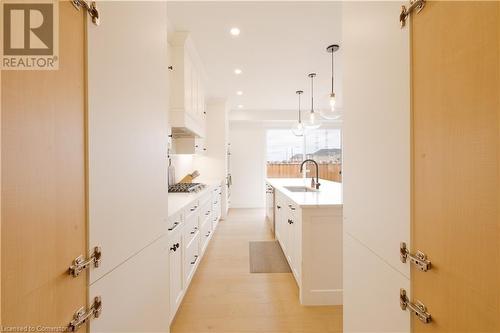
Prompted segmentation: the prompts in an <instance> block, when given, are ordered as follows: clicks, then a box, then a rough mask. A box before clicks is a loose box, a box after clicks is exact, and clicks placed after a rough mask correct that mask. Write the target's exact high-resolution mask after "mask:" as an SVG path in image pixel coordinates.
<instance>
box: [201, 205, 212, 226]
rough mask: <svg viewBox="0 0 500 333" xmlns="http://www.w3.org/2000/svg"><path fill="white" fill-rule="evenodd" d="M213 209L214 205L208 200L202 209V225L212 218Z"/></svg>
mask: <svg viewBox="0 0 500 333" xmlns="http://www.w3.org/2000/svg"><path fill="white" fill-rule="evenodd" d="M212 211H213V209H212V205H211V204H210V202H207V203H206V204H205V206H203V208H202V209H201V211H200V225H203V224H204V223H205V222H206V221H208V220H209V219H210V216H211V215H212Z"/></svg>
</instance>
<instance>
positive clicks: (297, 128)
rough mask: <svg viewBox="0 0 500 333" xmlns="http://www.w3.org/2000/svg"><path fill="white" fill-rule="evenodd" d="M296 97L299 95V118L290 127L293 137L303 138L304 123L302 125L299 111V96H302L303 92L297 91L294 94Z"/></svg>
mask: <svg viewBox="0 0 500 333" xmlns="http://www.w3.org/2000/svg"><path fill="white" fill-rule="evenodd" d="M295 93H296V94H297V95H299V118H298V121H297V123H296V124H294V125H293V126H292V133H293V134H294V135H295V136H304V130H305V128H304V123H302V115H301V111H300V95H302V94H303V93H304V92H303V91H302V90H297V91H296V92H295Z"/></svg>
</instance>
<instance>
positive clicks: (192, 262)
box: [191, 255, 198, 265]
mask: <svg viewBox="0 0 500 333" xmlns="http://www.w3.org/2000/svg"><path fill="white" fill-rule="evenodd" d="M197 260H198V255H195V256H194V260H193V261H191V265H194V264H196V261H197Z"/></svg>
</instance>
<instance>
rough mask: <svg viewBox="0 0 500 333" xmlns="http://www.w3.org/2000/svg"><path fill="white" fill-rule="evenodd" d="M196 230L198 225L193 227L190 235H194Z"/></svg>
mask: <svg viewBox="0 0 500 333" xmlns="http://www.w3.org/2000/svg"><path fill="white" fill-rule="evenodd" d="M196 230H198V227H194V229H193V231H191V235H194V234H195V233H196Z"/></svg>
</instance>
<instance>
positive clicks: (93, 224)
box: [61, 1, 169, 332]
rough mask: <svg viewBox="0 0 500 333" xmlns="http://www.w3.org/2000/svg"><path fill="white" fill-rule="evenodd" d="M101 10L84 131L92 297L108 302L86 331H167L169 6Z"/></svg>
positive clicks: (91, 37) (90, 31) (92, 29)
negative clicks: (96, 251) (98, 258)
mask: <svg viewBox="0 0 500 333" xmlns="http://www.w3.org/2000/svg"><path fill="white" fill-rule="evenodd" d="M99 11H100V13H101V14H102V15H103V17H106V19H105V20H102V21H101V24H100V25H99V26H95V25H94V24H92V23H91V22H90V21H89V22H88V24H87V25H86V35H87V48H88V52H87V77H88V79H87V85H86V87H87V88H88V90H87V96H88V100H87V103H88V113H87V132H88V133H87V137H86V140H87V145H88V159H87V167H88V220H89V222H88V224H89V225H88V241H89V243H88V246H89V248H93V247H94V246H97V245H99V246H101V248H102V258H103V259H102V262H101V264H100V265H99V267H92V268H91V271H90V277H89V280H88V284H89V295H88V296H89V301H90V300H92V299H93V297H95V296H101V297H102V303H103V311H102V315H101V316H100V317H99V318H97V319H95V320H92V321H91V322H90V330H89V331H90V332H124V331H128V332H134V331H135V332H166V331H168V316H166V313H168V311H169V295H168V292H169V282H168V280H169V272H168V269H169V251H168V243H169V242H168V239H167V235H166V230H167V228H168V227H167V218H168V207H167V205H166V202H167V200H168V188H167V185H166V184H167V172H166V170H167V167H168V165H167V159H166V156H167V149H166V148H167V142H168V126H169V124H168V114H167V111H166V110H168V107H169V101H168V95H167V94H166V93H165V92H167V91H168V81H167V80H168V68H167V67H168V63H167V30H168V22H167V5H166V3H165V2H147V3H146V2H141V3H139V2H116V1H103V2H102V3H100V4H99ZM138 12H140V13H141V15H137V13H138ZM89 20H90V19H89ZM126 22H134V26H133V27H131V26H128V27H125V25H126V24H127V23H126ZM145 36H150V37H151V36H154V37H151V38H145ZM103 45H105V46H106V47H103ZM132 46H133V47H132ZM138 59H140V60H141V61H137V60H138ZM131 64H134V65H131ZM82 70H83V69H82ZM146 83H147V84H146ZM68 98H73V96H68ZM61 209H64V204H63V203H61ZM68 264H69V263H68ZM61 273H62V272H61ZM61 278H62V275H61ZM88 305H90V304H88ZM68 319H69V318H68Z"/></svg>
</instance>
